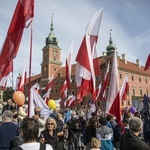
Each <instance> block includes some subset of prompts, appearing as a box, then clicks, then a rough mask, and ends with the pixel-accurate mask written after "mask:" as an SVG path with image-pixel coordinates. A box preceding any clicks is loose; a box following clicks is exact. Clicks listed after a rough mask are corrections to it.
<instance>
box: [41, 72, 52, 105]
mask: <svg viewBox="0 0 150 150" xmlns="http://www.w3.org/2000/svg"><path fill="white" fill-rule="evenodd" d="M53 83H54V75H52V76H51V78H50V80H49V82H48V83H47V85H46V88H45V91H46V93H45V94H44V95H43V97H44V100H45V102H46V104H48V101H49V98H50V93H51V89H52V86H53Z"/></svg>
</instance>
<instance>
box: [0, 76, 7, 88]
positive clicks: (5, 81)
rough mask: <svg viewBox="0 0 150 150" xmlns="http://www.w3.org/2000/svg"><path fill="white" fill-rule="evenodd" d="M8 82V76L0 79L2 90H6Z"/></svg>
mask: <svg viewBox="0 0 150 150" xmlns="http://www.w3.org/2000/svg"><path fill="white" fill-rule="evenodd" d="M6 84H7V76H4V77H3V78H2V79H0V90H2V91H4V90H5V89H6Z"/></svg>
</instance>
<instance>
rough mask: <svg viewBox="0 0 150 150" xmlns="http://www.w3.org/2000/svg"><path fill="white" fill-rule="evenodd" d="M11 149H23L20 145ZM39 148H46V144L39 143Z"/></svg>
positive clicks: (42, 149)
mask: <svg viewBox="0 0 150 150" xmlns="http://www.w3.org/2000/svg"><path fill="white" fill-rule="evenodd" d="M12 150H23V149H22V148H21V147H15V148H13V149H12ZM39 150H46V145H45V144H42V143H40V149H39Z"/></svg>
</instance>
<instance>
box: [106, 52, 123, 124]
mask: <svg viewBox="0 0 150 150" xmlns="http://www.w3.org/2000/svg"><path fill="white" fill-rule="evenodd" d="M106 113H111V114H113V115H114V116H116V118H117V121H118V122H119V123H120V122H121V114H120V113H121V112H120V89H119V80H118V65H117V56H116V51H114V57H113V66H112V72H111V79H110V86H109V93H108V98H107V103H106Z"/></svg>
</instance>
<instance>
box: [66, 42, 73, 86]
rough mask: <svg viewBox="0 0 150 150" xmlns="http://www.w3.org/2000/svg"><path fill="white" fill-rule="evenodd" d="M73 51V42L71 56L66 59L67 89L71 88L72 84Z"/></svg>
mask: <svg viewBox="0 0 150 150" xmlns="http://www.w3.org/2000/svg"><path fill="white" fill-rule="evenodd" d="M72 51H73V41H72V43H71V46H70V50H69V54H68V57H67V59H66V82H67V87H68V88H70V83H71V55H72Z"/></svg>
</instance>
